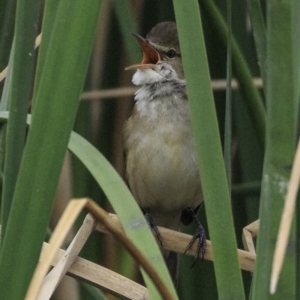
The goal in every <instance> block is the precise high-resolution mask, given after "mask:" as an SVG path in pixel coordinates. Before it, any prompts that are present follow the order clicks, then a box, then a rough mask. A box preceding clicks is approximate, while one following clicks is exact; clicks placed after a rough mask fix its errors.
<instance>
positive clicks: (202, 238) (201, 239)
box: [184, 210, 206, 267]
mask: <svg viewBox="0 0 300 300" xmlns="http://www.w3.org/2000/svg"><path fill="white" fill-rule="evenodd" d="M190 212H191V214H192V216H193V219H194V221H195V223H196V224H197V230H196V232H195V234H194V235H193V237H192V239H191V241H190V242H189V244H188V245H187V247H186V250H185V251H184V254H185V253H186V252H187V251H188V250H189V249H190V248H191V247H192V246H193V245H194V243H195V241H196V240H197V239H198V243H197V249H196V254H195V256H194V262H193V264H192V267H194V265H195V263H196V261H197V259H198V258H199V257H200V255H201V258H202V259H203V258H204V254H205V249H206V235H205V230H204V228H203V226H202V225H201V223H200V221H199V220H198V218H197V216H196V214H195V213H194V212H193V211H192V210H190Z"/></svg>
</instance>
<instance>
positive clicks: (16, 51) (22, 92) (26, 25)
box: [1, 0, 41, 238]
mask: <svg viewBox="0 0 300 300" xmlns="http://www.w3.org/2000/svg"><path fill="white" fill-rule="evenodd" d="M40 3H41V2H40V1H35V0H28V1H18V5H17V13H16V25H15V37H14V47H12V50H13V52H12V54H11V55H12V58H11V60H10V62H11V65H10V67H11V68H12V69H11V70H10V72H11V73H10V76H11V78H10V80H9V84H7V87H8V89H7V91H5V92H7V99H3V102H6V100H7V104H8V106H9V110H10V111H11V117H10V119H9V121H8V123H7V126H6V148H5V161H4V171H3V190H2V201H1V224H2V238H3V237H4V236H5V230H6V225H7V220H8V217H9V212H10V207H11V202H12V198H13V194H14V190H15V184H16V180H17V176H18V171H19V167H20V163H21V158H22V153H23V148H24V143H25V135H26V126H27V125H26V116H27V110H28V107H29V102H30V97H31V89H32V82H33V67H34V63H35V57H34V42H35V37H36V28H37V23H38V17H39V11H40ZM3 105H4V103H3Z"/></svg>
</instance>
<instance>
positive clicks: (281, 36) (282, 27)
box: [251, 1, 298, 299]
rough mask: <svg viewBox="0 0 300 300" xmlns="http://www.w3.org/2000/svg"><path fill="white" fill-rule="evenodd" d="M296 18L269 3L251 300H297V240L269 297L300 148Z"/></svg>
mask: <svg viewBox="0 0 300 300" xmlns="http://www.w3.org/2000/svg"><path fill="white" fill-rule="evenodd" d="M292 13H293V5H292V4H291V2H290V1H270V2H268V3H267V20H268V24H267V28H268V32H267V57H268V64H267V70H266V76H267V78H266V79H267V81H266V98H267V129H266V153H265V159H264V170H263V182H262V193H261V200H260V201H261V203H260V215H259V217H260V231H259V235H258V241H257V261H256V268H255V273H254V278H253V288H252V298H251V299H296V293H295V288H296V281H295V264H296V261H295V254H296V248H295V236H294V234H292V235H291V238H290V249H289V251H287V255H286V259H285V264H284V266H283V270H282V275H281V278H280V280H279V284H278V292H277V293H276V294H275V295H274V296H271V295H270V292H269V290H270V273H271V265H272V260H273V252H274V247H275V240H276V238H277V232H278V226H279V222H280V215H281V211H282V207H283V202H284V198H285V194H286V192H287V186H288V181H289V177H290V171H291V165H292V162H293V158H294V152H295V147H296V144H295V141H296V139H295V137H296V118H295V113H294V110H295V90H296V86H294V69H293V67H294V65H293V64H294V60H293V54H294V53H293V46H294V45H293V40H292V36H293V34H292V19H293V18H292ZM296 55H298V53H297V54H296ZM283 74H284V76H283Z"/></svg>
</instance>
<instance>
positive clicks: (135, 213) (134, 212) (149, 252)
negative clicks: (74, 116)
mask: <svg viewBox="0 0 300 300" xmlns="http://www.w3.org/2000/svg"><path fill="white" fill-rule="evenodd" d="M68 148H69V150H70V151H72V152H73V153H74V154H75V155H76V156H77V157H78V158H79V159H80V161H81V162H82V163H83V164H84V165H85V166H86V168H87V169H88V170H89V171H90V172H91V174H92V175H93V177H94V178H95V180H96V181H97V182H98V184H99V185H100V186H101V188H102V190H103V191H104V193H105V194H106V196H107V198H108V200H109V201H110V204H111V205H112V207H113V209H114V211H115V212H116V214H117V215H118V217H119V219H120V221H121V223H122V225H123V228H124V230H125V232H126V234H127V235H128V237H129V238H131V239H132V241H133V243H134V244H135V245H136V246H137V247H138V248H139V249H140V251H141V252H142V253H144V255H145V256H146V257H147V258H148V259H149V261H151V262H152V265H153V266H154V267H155V269H156V270H157V272H158V273H159V274H160V275H161V278H162V280H164V281H165V283H166V284H167V286H168V287H169V290H170V291H171V293H172V294H173V296H174V299H177V296H176V292H175V290H174V287H173V283H172V281H171V278H170V276H169V273H168V270H167V268H166V265H165V263H164V261H163V258H162V255H161V252H160V250H159V248H158V245H157V243H156V241H155V239H154V237H153V235H152V233H151V230H150V229H149V226H148V224H147V222H146V220H145V218H144V216H143V214H142V212H141V209H140V208H139V206H138V205H137V203H136V201H135V200H134V198H133V196H132V195H131V193H130V191H129V189H128V188H127V186H126V184H125V183H124V181H123V180H122V178H121V177H120V176H119V175H118V173H117V172H116V170H115V169H114V168H113V167H112V166H111V164H110V163H109V162H108V161H107V160H106V158H105V157H104V156H103V155H102V154H101V153H100V152H99V151H98V150H97V149H96V148H94V147H93V146H92V145H91V144H89V143H88V142H87V141H86V140H85V139H84V138H82V137H81V136H80V135H78V134H77V133H75V132H72V134H71V138H70V142H69V146H68ZM147 280H148V279H147ZM148 284H149V282H147V285H148ZM148 288H149V292H150V295H152V296H151V298H152V299H159V298H158V297H159V295H158V294H157V291H155V290H154V289H153V286H151V285H150V287H149V286H148Z"/></svg>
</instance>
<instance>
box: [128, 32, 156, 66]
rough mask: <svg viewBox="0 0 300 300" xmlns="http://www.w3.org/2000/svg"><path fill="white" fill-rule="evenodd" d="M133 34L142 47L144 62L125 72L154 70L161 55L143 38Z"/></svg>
mask: <svg viewBox="0 0 300 300" xmlns="http://www.w3.org/2000/svg"><path fill="white" fill-rule="evenodd" d="M132 34H133V35H134V36H135V37H136V39H137V40H138V42H139V44H140V46H141V47H142V50H143V60H142V62H141V63H139V64H134V65H131V66H129V67H127V68H125V70H131V69H147V68H148V69H152V68H154V67H155V66H156V64H157V63H158V62H159V60H160V55H159V53H158V52H157V51H156V50H155V49H154V48H153V47H152V46H151V45H150V44H149V43H148V42H147V40H145V39H144V38H143V37H141V36H140V35H138V34H136V33H132Z"/></svg>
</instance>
